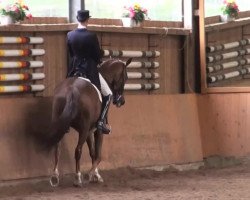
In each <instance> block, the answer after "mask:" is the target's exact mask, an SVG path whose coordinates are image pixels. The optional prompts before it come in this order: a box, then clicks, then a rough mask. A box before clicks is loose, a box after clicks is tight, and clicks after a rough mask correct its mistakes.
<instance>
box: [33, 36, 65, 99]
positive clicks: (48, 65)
mask: <svg viewBox="0 0 250 200" xmlns="http://www.w3.org/2000/svg"><path fill="white" fill-rule="evenodd" d="M37 35H38V36H41V37H43V38H44V44H41V45H37V46H39V47H41V48H44V49H45V55H44V56H40V57H39V58H38V59H39V60H42V61H43V62H44V68H42V69H41V70H43V71H44V72H45V76H46V77H45V79H44V80H43V81H42V82H43V84H44V85H45V88H46V89H45V90H44V92H43V96H52V95H53V93H54V88H55V86H56V85H57V84H58V83H59V82H60V81H61V80H63V79H65V77H66V71H67V65H68V64H67V47H66V33H65V32H42V33H38V34H37Z"/></svg>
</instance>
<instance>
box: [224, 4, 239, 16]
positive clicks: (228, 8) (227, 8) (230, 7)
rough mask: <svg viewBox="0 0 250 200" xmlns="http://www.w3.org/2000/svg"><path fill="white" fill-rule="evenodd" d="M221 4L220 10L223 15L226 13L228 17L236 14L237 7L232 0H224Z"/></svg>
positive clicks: (237, 11)
mask: <svg viewBox="0 0 250 200" xmlns="http://www.w3.org/2000/svg"><path fill="white" fill-rule="evenodd" d="M223 4H224V5H223V7H222V12H223V14H224V15H228V16H230V17H237V16H238V13H239V8H238V5H237V4H236V2H235V1H234V0H225V1H224V2H223Z"/></svg>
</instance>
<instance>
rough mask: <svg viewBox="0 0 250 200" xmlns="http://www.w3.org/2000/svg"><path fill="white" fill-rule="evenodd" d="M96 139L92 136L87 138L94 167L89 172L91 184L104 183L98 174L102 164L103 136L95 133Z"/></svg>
mask: <svg viewBox="0 0 250 200" xmlns="http://www.w3.org/2000/svg"><path fill="white" fill-rule="evenodd" d="M94 137H95V138H93V135H90V136H89V137H88V138H87V143H88V147H89V153H90V157H91V159H92V167H91V169H90V172H89V181H90V182H103V178H102V177H101V175H100V174H99V172H98V165H99V163H100V162H101V151H102V142H103V134H101V133H98V132H97V131H95V133H94Z"/></svg>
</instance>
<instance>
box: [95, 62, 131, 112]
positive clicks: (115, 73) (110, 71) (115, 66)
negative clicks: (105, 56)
mask: <svg viewBox="0 0 250 200" xmlns="http://www.w3.org/2000/svg"><path fill="white" fill-rule="evenodd" d="M131 61H132V58H130V59H128V60H127V62H123V61H121V60H118V59H117V60H115V59H110V60H107V61H105V62H103V63H102V65H101V68H100V72H101V74H102V75H103V77H104V78H105V80H106V81H107V83H108V85H109V87H110V89H111V90H112V92H113V104H115V105H116V106H117V107H120V106H122V105H124V104H125V98H124V95H123V93H124V85H125V82H126V80H127V79H128V76H127V66H128V65H129V64H130V63H131Z"/></svg>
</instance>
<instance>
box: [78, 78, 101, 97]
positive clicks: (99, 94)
mask: <svg viewBox="0 0 250 200" xmlns="http://www.w3.org/2000/svg"><path fill="white" fill-rule="evenodd" d="M78 78H80V79H83V80H85V81H88V82H90V80H89V79H87V78H83V77H78ZM90 83H91V82H90ZM91 85H92V86H93V87H94V88H95V90H96V92H97V94H98V97H99V100H100V102H102V95H101V92H100V91H99V90H98V88H97V87H96V86H95V85H94V84H93V83H91Z"/></svg>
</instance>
